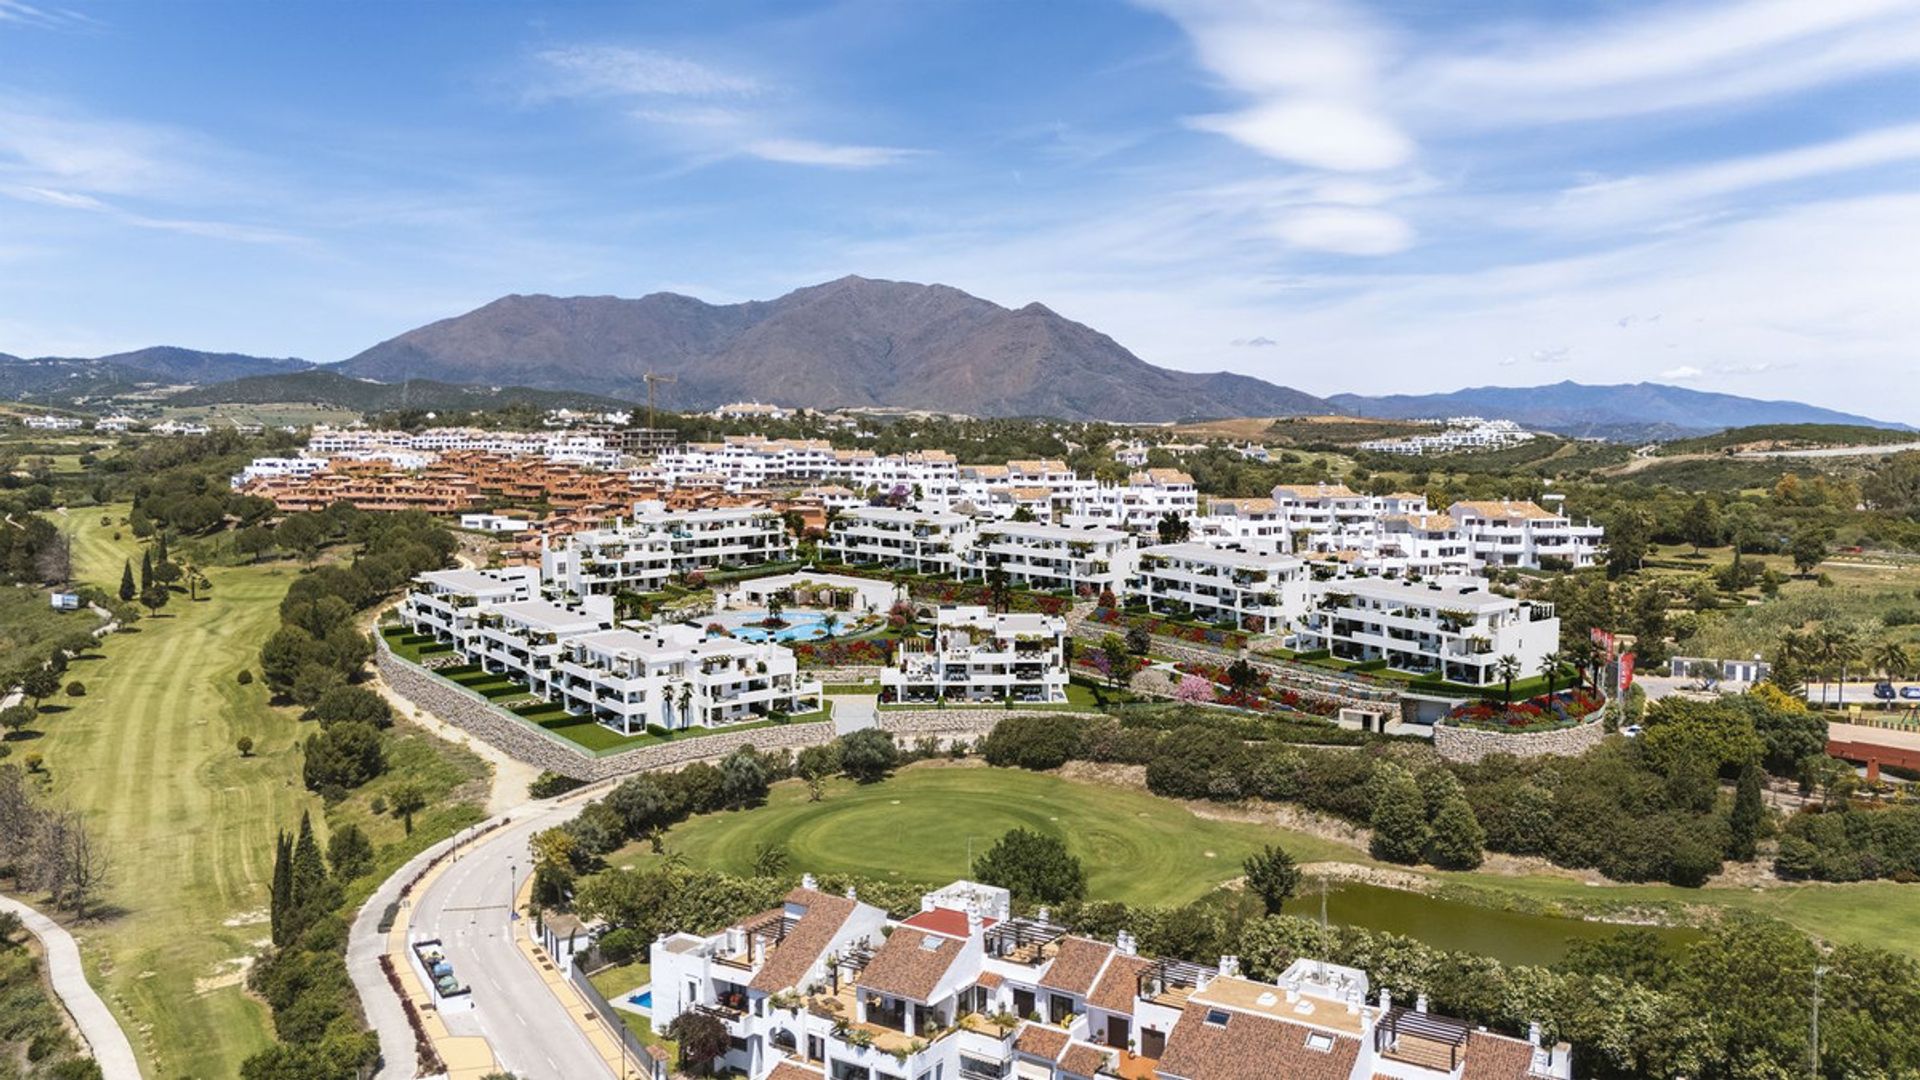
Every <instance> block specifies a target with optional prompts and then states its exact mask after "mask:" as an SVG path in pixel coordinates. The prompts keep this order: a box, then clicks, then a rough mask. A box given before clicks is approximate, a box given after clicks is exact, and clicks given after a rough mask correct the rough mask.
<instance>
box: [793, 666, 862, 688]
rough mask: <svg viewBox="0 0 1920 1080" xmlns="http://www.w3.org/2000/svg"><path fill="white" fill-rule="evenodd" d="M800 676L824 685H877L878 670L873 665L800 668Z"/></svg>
mask: <svg viewBox="0 0 1920 1080" xmlns="http://www.w3.org/2000/svg"><path fill="white" fill-rule="evenodd" d="M800 674H801V675H802V676H804V677H806V678H809V679H819V680H820V681H821V682H822V683H823V684H824V683H877V682H879V681H880V668H879V667H878V666H876V665H873V664H866V665H858V664H849V665H847V666H846V667H818V668H801V669H800Z"/></svg>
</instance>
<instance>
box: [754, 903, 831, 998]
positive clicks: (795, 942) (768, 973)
mask: <svg viewBox="0 0 1920 1080" xmlns="http://www.w3.org/2000/svg"><path fill="white" fill-rule="evenodd" d="M787 903H789V904H800V905H803V906H805V908H806V909H807V910H806V912H805V914H802V915H801V916H800V918H799V919H798V920H796V921H795V922H794V925H793V929H791V930H788V931H787V936H786V938H785V939H784V940H782V941H781V942H780V944H778V945H775V946H774V947H773V950H772V951H771V952H769V953H768V954H767V959H766V961H765V962H764V963H762V964H761V965H760V970H759V971H757V972H755V973H754V976H753V981H752V982H750V983H748V984H747V985H748V986H750V987H752V988H753V989H755V990H764V991H766V992H767V993H770V994H771V993H776V992H778V991H781V990H790V989H792V988H793V987H795V986H798V985H799V983H800V980H802V979H804V978H806V977H807V972H808V971H809V970H811V969H812V968H813V965H815V964H816V963H819V961H820V957H821V954H823V953H825V952H826V951H827V946H828V945H830V944H831V943H832V942H833V937H834V935H835V934H838V933H839V932H840V928H841V927H842V926H844V925H846V922H847V918H848V916H850V915H852V914H853V909H854V908H855V907H857V906H858V903H857V902H856V901H853V900H849V899H847V898H846V897H844V896H833V895H831V894H828V893H823V892H821V891H819V890H818V889H795V890H793V891H792V892H790V893H788V894H787Z"/></svg>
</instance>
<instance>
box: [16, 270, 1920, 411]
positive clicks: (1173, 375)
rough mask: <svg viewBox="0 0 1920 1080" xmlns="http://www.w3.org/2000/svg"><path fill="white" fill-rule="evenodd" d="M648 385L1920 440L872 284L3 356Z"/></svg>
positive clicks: (429, 389) (385, 396) (420, 387)
mask: <svg viewBox="0 0 1920 1080" xmlns="http://www.w3.org/2000/svg"><path fill="white" fill-rule="evenodd" d="M648 373H656V374H659V375H663V376H666V377H667V381H669V382H670V384H669V385H665V386H662V387H660V390H661V398H660V401H661V405H662V406H663V407H665V408H669V409H675V410H698V409H708V408H712V407H714V406H717V405H721V404H725V403H727V402H732V401H766V402H771V403H774V404H779V405H788V406H805V407H811V408H833V407H896V408H912V409H928V410H933V411H939V412H951V413H963V414H967V415H973V416H1051V417H1060V418H1065V419H1086V420H1092V419H1099V420H1113V421H1133V422H1154V421H1170V420H1182V419H1194V418H1219V417H1238V416H1255V417H1259V416H1295V415H1302V414H1316V413H1319V414H1325V413H1349V414H1355V415H1360V416H1369V417H1379V418H1386V419H1421V418H1431V417H1445V416H1459V415H1468V414H1471V415H1478V416H1486V417H1494V418H1501V419H1509V420H1513V421H1516V422H1518V423H1520V424H1523V425H1525V426H1528V427H1532V428H1538V429H1542V430H1547V431H1553V432H1557V433H1560V434H1564V435H1573V436H1592V437H1600V438H1609V439H1621V440H1647V439H1658V438H1675V437H1683V436H1690V435H1700V434H1704V433H1709V432H1713V431H1718V430H1722V429H1725V428H1730V427H1741V426H1746V425H1751V424H1782V423H1786V424H1793V423H1821V424H1858V425H1868V426H1875V427H1886V428H1904V425H1900V424H1890V423H1886V422H1883V421H1878V420H1872V419H1869V418H1866V417H1862V416H1855V415H1852V414H1848V413H1843V412H1838V411H1835V410H1832V409H1823V408H1818V407H1815V406H1811V405H1804V404H1801V403H1799V402H1793V401H1760V400H1756V399H1753V398H1744V397H1738V396H1735V395H1732V394H1721V393H1711V392H1707V391H1700V390H1691V389H1687V388H1684V387H1678V386H1666V385H1661V384H1657V383H1632V384H1621V385H1610V386H1591V385H1583V384H1580V383H1575V382H1562V383H1556V384H1553V385H1551V386H1538V387H1500V386H1484V387H1473V388H1469V389H1465V390H1458V391H1454V392H1452V393H1445V394H1394V395H1385V396H1365V395H1358V394H1336V395H1334V396H1332V397H1330V398H1319V397H1315V396H1314V395H1312V394H1308V393H1305V392H1303V391H1300V390H1295V389H1292V388H1290V387H1286V386H1280V385H1276V384H1274V383H1270V382H1266V381H1264V380H1261V379H1257V378H1253V377H1251V376H1247V375H1236V374H1233V373H1230V372H1213V373H1197V372H1186V371H1175V370H1171V369H1168V368H1163V367H1157V366H1155V365H1153V364H1149V363H1147V362H1146V361H1144V360H1142V359H1140V358H1139V357H1137V356H1135V355H1134V354H1133V353H1131V352H1129V351H1128V350H1127V349H1126V348H1124V347H1123V346H1121V345H1120V344H1119V343H1118V342H1116V341H1114V340H1113V339H1112V338H1110V337H1108V336H1107V335H1105V334H1102V333H1100V332H1099V331H1097V330H1094V329H1092V328H1091V327H1088V326H1086V325H1084V324H1082V323H1078V322H1075V321H1073V320H1072V319H1068V318H1065V317H1063V316H1061V315H1059V314H1057V313H1055V312H1054V311H1052V310H1050V309H1048V308H1047V307H1046V306H1044V305H1042V304H1038V303H1033V304H1028V305H1026V306H1025V307H1021V308H1017V309H1015V308H1006V307H1002V306H1000V305H999V304H995V303H992V302H991V301H987V300H983V299H981V298H979V297H976V296H971V295H969V294H967V293H965V292H962V291H960V290H959V289H955V288H951V287H949V286H946V285H920V284H914V283H909V282H900V281H878V280H873V279H869V278H862V277H845V278H840V279H838V280H836V281H830V282H827V283H825V284H822V285H814V286H809V287H807V288H802V289H796V290H794V291H793V292H790V293H788V294H786V295H785V296H781V297H779V298H777V299H774V300H764V301H750V302H747V303H740V304H710V303H707V302H705V301H702V300H698V299H695V298H693V297H689V296H682V295H679V294H676V293H653V294H651V295H648V296H643V297H640V298H639V299H622V298H619V297H612V296H578V297H554V296H539V295H535V296H521V295H514V296H506V297H502V298H500V299H498V300H495V301H493V302H492V303H489V304H486V305H484V306H482V307H479V308H476V309H474V310H472V311H469V312H467V313H465V314H463V315H456V316H454V317H452V318H448V319H442V320H440V321H438V322H433V323H429V324H427V325H425V326H422V327H419V328H417V329H414V330H409V331H407V332H405V333H403V334H400V335H399V336H397V337H394V338H391V339H389V340H387V341H383V342H381V343H379V344H378V345H375V346H373V347H372V348H369V349H367V350H365V351H363V352H361V353H359V354H358V355H355V356H353V357H351V358H349V359H347V360H345V361H343V362H341V363H338V364H326V365H315V364H312V363H309V362H308V361H305V360H297V359H270V358H264V357H255V356H246V355H242V354H237V353H210V352H198V351H195V350H192V349H182V348H175V347H170V346H161V347H156V348H150V349H141V350H137V351H134V352H126V353H116V354H114V355H111V356H102V357H94V358H73V357H40V358H36V359H22V358H20V357H14V356H7V355H5V354H0V397H5V398H17V399H28V400H31V399H34V398H44V399H45V400H47V401H48V402H49V403H51V402H53V401H54V400H56V399H58V400H63V401H66V402H85V401H98V400H101V399H106V398H111V397H115V396H119V395H127V394H134V393H138V394H139V395H140V396H142V397H144V398H148V399H151V398H153V397H156V396H158V395H159V393H160V392H161V391H163V390H164V389H165V388H169V387H175V388H177V387H196V388H197V389H191V390H187V391H185V392H184V393H179V394H178V396H179V398H180V402H181V403H182V404H188V403H192V404H206V403H210V402H213V401H235V402H259V401H266V400H289V401H321V402H326V403H331V404H338V405H341V406H343V407H348V408H361V409H364V408H374V407H379V408H386V407H392V406H393V405H394V404H395V403H405V402H422V401H429V400H430V401H435V402H441V403H443V404H442V406H441V407H448V408H451V407H454V406H455V405H456V404H458V405H461V406H463V407H479V406H480V405H482V404H483V403H484V401H483V400H477V399H476V395H485V394H488V393H492V394H494V395H496V396H498V395H499V394H503V393H509V392H513V388H532V389H533V390H537V391H546V392H557V393H562V394H572V395H579V396H580V397H581V398H582V399H585V398H592V399H593V400H607V401H612V400H619V401H625V402H639V401H645V400H646V399H647V384H646V381H645V380H644V378H643V376H645V375H646V374H648ZM409 384H410V387H409ZM455 388H465V389H460V390H457V391H456V389H455ZM476 388H478V389H476ZM499 388H509V389H508V390H501V389H499ZM515 400H532V398H530V397H529V395H528V394H525V393H523V394H521V396H520V397H519V398H517V399H515ZM428 407H431V406H428Z"/></svg>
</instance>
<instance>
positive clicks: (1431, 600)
mask: <svg viewBox="0 0 1920 1080" xmlns="http://www.w3.org/2000/svg"><path fill="white" fill-rule="evenodd" d="M1310 595H1311V597H1312V604H1311V606H1310V607H1309V609H1308V611H1307V613H1306V616H1305V618H1304V619H1303V620H1302V626H1301V628H1300V630H1299V633H1298V636H1297V641H1298V642H1299V647H1300V648H1301V649H1302V650H1312V649H1326V650H1328V651H1329V652H1331V653H1332V654H1333V655H1334V656H1335V657H1338V658H1339V659H1341V660H1349V661H1356V662H1366V661H1370V660H1385V661H1386V662H1387V666H1388V667H1391V668H1393V669H1395V670H1397V671H1407V672H1414V673H1418V674H1426V673H1429V672H1439V673H1440V676H1441V678H1443V679H1445V680H1446V681H1448V682H1454V683H1464V684H1466V685H1468V686H1493V685H1497V684H1499V683H1500V682H1501V676H1500V674H1499V664H1500V660H1501V658H1502V657H1506V656H1511V657H1513V658H1515V659H1516V660H1518V661H1519V664H1520V670H1519V673H1518V675H1517V676H1516V677H1517V678H1530V677H1532V676H1534V675H1537V674H1539V673H1540V661H1541V660H1542V659H1543V658H1545V657H1546V656H1547V654H1549V653H1552V652H1554V651H1556V650H1557V649H1558V648H1559V643H1560V620H1559V619H1558V618H1556V617H1555V616H1554V612H1553V605H1551V604H1544V603H1540V602H1537V601H1531V600H1513V599H1510V598H1508V597H1504V596H1498V595H1496V594H1494V593H1492V592H1489V591H1488V589H1487V583H1486V582H1484V581H1482V580H1480V579H1478V578H1454V579H1443V580H1435V581H1418V582H1416V581H1411V580H1407V579H1404V578H1400V579H1394V578H1375V577H1349V578H1335V579H1332V580H1330V581H1321V582H1315V583H1314V587H1313V590H1312V592H1311V594H1310Z"/></svg>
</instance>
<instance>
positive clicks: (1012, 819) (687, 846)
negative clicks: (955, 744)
mask: <svg viewBox="0 0 1920 1080" xmlns="http://www.w3.org/2000/svg"><path fill="white" fill-rule="evenodd" d="M1020 827H1023V828H1028V829H1035V830H1038V831H1041V832H1046V833H1051V834H1054V835H1057V836H1061V837H1063V838H1065V840H1066V842H1067V847H1068V849H1069V850H1070V851H1072V852H1073V853H1074V854H1075V855H1077V856H1079V858H1080V860H1081V862H1082V863H1083V864H1084V865H1085V867H1086V869H1087V894H1088V896H1089V897H1092V898H1095V899H1102V900H1123V901H1126V902H1128V903H1134V904H1173V903H1181V902H1184V901H1187V900H1192V899H1193V898H1195V897H1197V896H1200V895H1201V894H1203V893H1205V892H1207V891H1208V890H1209V889H1212V888H1213V887H1214V886H1215V885H1218V884H1219V883H1220V882H1222V881H1225V880H1228V879H1230V878H1235V877H1238V876H1239V875H1240V863H1241V861H1242V860H1244V859H1245V858H1246V857H1247V855H1248V854H1250V853H1251V852H1253V851H1254V850H1256V849H1257V848H1259V847H1260V846H1261V845H1262V844H1269V843H1280V844H1284V845H1285V846H1286V847H1287V849H1288V850H1289V851H1291V852H1292V853H1293V854H1294V857H1295V858H1298V859H1300V860H1301V861H1303V862H1304V861H1310V860H1319V859H1335V858H1340V859H1354V858H1357V857H1359V853H1358V852H1355V851H1354V850H1353V849H1351V848H1348V847H1344V846H1342V845H1339V844H1334V843H1331V842H1329V841H1325V840H1320V839H1318V838H1315V837H1311V836H1307V835H1304V834H1300V833H1292V832H1288V831H1285V830H1281V829H1277V828H1271V827H1267V826H1261V825H1251V824H1244V823H1241V822H1227V821H1211V820H1208V819H1205V818H1200V817H1197V816H1195V815H1194V814H1193V813H1192V812H1190V811H1189V810H1187V809H1186V808H1185V807H1183V806H1181V805H1179V804H1178V803H1174V802H1170V801H1168V800H1166V799H1160V798H1156V797H1154V796H1152V795H1148V794H1145V793H1143V792H1139V791H1135V790H1132V789H1128V788H1115V787H1103V786H1100V785H1095V784H1089V783H1080V782H1077V781H1072V780H1064V779H1061V778H1060V777H1057V776H1051V775H1048V774H1045V773H1032V772H1025V771H1021V770H1018V769H993V768H985V767H974V766H946V765H938V764H927V765H917V766H914V767H911V768H908V769H903V770H901V771H900V772H899V773H898V774H897V775H895V776H894V777H893V778H892V779H890V780H886V781H883V782H881V783H878V784H870V785H866V786H860V785H856V784H853V783H851V782H848V781H844V780H836V781H832V782H830V783H829V784H828V786H827V795H826V798H825V799H824V800H823V801H821V802H817V803H810V802H808V801H807V789H806V786H805V785H804V784H801V783H799V782H798V781H788V782H785V783H781V784H777V785H775V786H774V789H773V791H772V793H771V794H770V795H769V797H768V800H767V804H766V805H765V806H763V807H760V808H757V809H753V810H744V811H732V812H722V813H717V814H708V815H705V816H702V817H698V818H695V819H693V820H690V821H687V822H684V823H682V824H681V825H679V826H677V827H675V828H674V829H672V830H671V831H669V832H668V834H667V840H666V843H667V847H668V849H669V850H671V851H674V852H677V853H679V854H681V855H683V856H685V857H686V858H687V859H689V860H690V861H691V862H693V863H694V864H695V865H702V866H711V867H714V868H717V869H720V870H725V871H729V872H732V873H746V872H748V871H749V870H750V869H751V868H752V865H753V860H754V856H755V854H756V853H757V851H758V849H759V848H760V846H761V845H763V844H778V845H782V846H784V847H785V848H786V849H787V853H788V856H789V865H791V866H792V867H793V868H794V870H795V872H796V873H797V872H800V871H811V872H815V873H838V872H851V873H858V874H864V875H870V876H873V877H897V878H900V879H902V880H906V881H915V882H924V883H927V884H945V883H947V882H949V881H952V880H954V879H956V878H961V877H965V876H966V874H967V850H968V842H969V840H971V841H972V848H973V851H974V852H975V853H976V854H977V853H979V852H983V851H985V850H986V849H987V847H988V846H990V845H991V844H992V843H993V842H994V841H995V840H996V839H998V838H999V837H1000V835H1001V834H1002V833H1005V832H1006V831H1007V830H1009V829H1013V828H1020ZM651 857H652V856H650V855H648V854H646V853H645V851H644V849H643V847H641V846H637V845H636V846H633V847H629V848H627V849H625V850H624V851H623V852H621V853H620V855H618V856H616V859H615V861H616V862H619V863H624V864H633V863H636V862H641V861H644V860H646V859H649V858H651Z"/></svg>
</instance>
